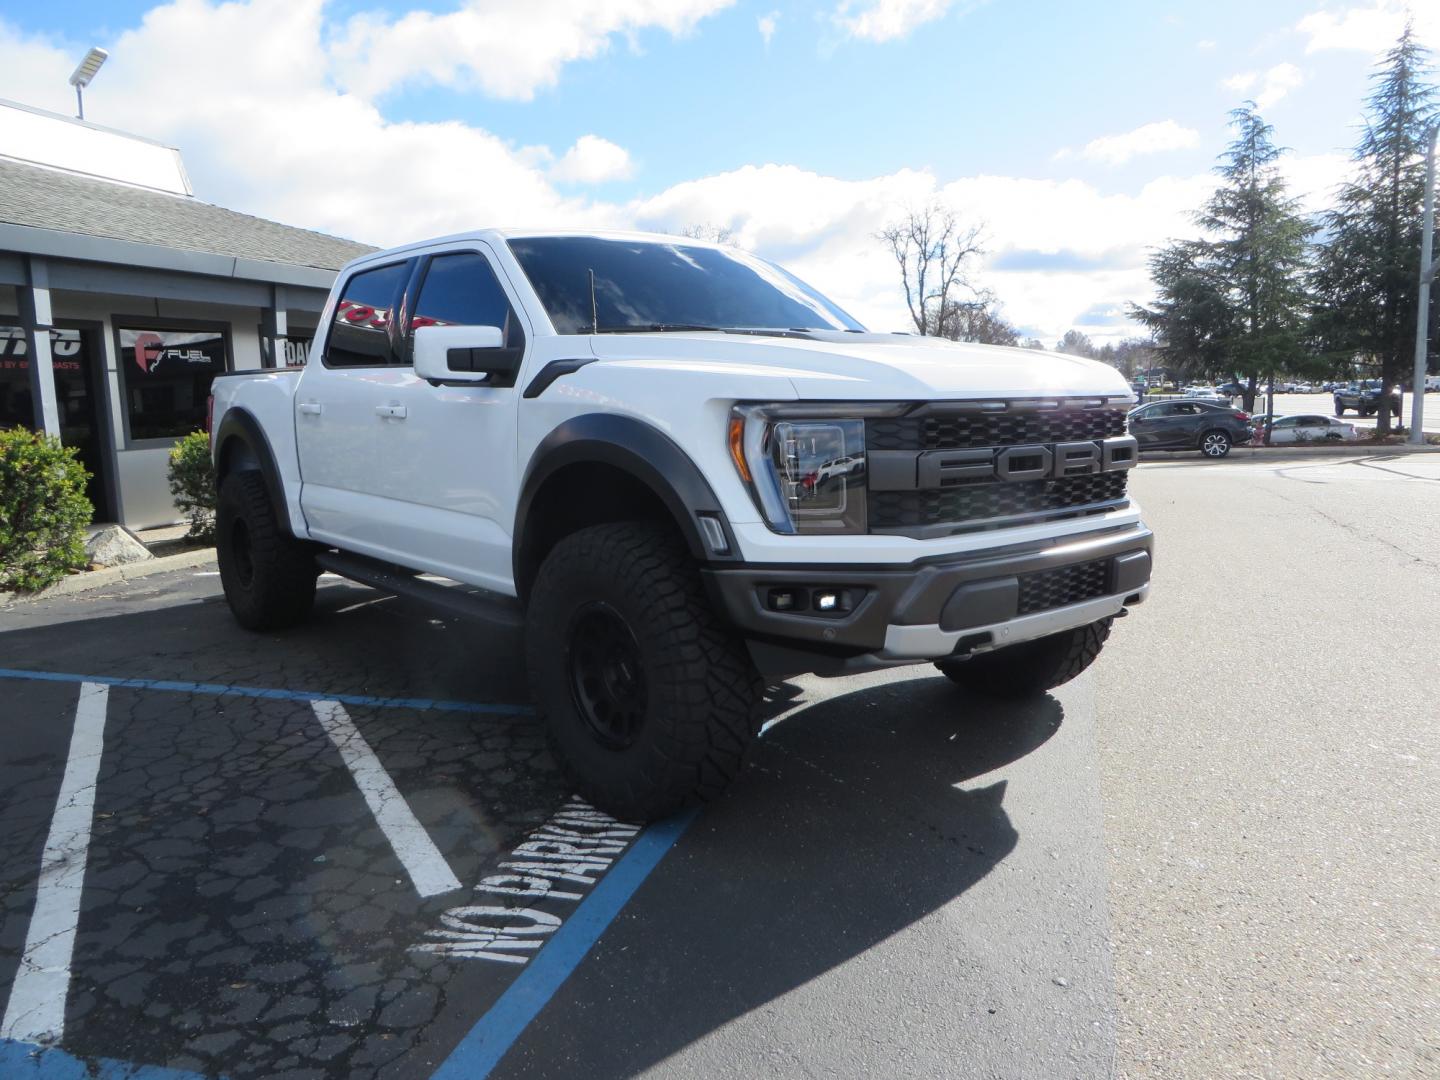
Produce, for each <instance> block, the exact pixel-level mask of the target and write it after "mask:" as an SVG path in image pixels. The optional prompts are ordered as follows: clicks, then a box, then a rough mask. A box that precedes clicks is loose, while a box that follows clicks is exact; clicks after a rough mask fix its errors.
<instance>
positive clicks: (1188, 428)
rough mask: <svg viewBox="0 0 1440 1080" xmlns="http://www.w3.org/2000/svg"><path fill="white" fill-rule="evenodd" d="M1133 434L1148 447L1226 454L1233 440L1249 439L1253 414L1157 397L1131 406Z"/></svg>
mask: <svg viewBox="0 0 1440 1080" xmlns="http://www.w3.org/2000/svg"><path fill="white" fill-rule="evenodd" d="M1129 428H1130V434H1131V435H1133V436H1135V441H1136V442H1138V443H1139V444H1140V451H1141V453H1144V452H1145V451H1146V450H1199V451H1200V452H1201V453H1202V454H1204V455H1205V456H1206V457H1208V458H1223V457H1224V456H1225V455H1226V454H1228V453H1230V446H1231V444H1232V443H1237V442H1249V441H1250V438H1251V435H1250V417H1249V415H1248V414H1246V413H1243V412H1241V411H1240V410H1239V409H1232V408H1230V407H1228V406H1226V405H1218V404H1215V403H1213V402H1209V401H1196V400H1194V399H1189V398H1187V399H1183V400H1176V401H1155V402H1151V403H1150V404H1149V405H1141V406H1140V407H1139V408H1138V409H1131V410H1130V419H1129Z"/></svg>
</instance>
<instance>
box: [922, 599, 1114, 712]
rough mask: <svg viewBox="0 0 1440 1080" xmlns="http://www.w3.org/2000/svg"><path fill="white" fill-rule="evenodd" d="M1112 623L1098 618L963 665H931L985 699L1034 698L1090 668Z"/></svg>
mask: <svg viewBox="0 0 1440 1080" xmlns="http://www.w3.org/2000/svg"><path fill="white" fill-rule="evenodd" d="M1114 621H1115V620H1114V619H1113V618H1110V619H1101V620H1100V621H1099V622H1094V623H1091V624H1089V625H1088V626H1077V627H1076V628H1075V629H1073V630H1062V631H1061V632H1060V633H1058V634H1051V635H1050V636H1049V637H1043V638H1039V639H1037V640H1035V641H1026V642H1022V643H1021V644H1019V645H1010V646H1007V647H1006V648H1003V649H996V650H995V651H994V652H989V653H981V654H980V655H979V656H974V657H971V658H970V659H969V660H939V661H936V663H935V666H936V667H937V668H939V669H940V671H941V672H942V673H943V674H944V675H945V677H946V678H947V679H949V680H950V681H951V682H953V683H954V684H955V685H956V686H963V687H964V688H965V689H966V690H972V691H974V692H975V693H977V694H984V695H985V696H986V697H994V698H1009V699H1015V698H1027V697H1035V696H1037V695H1039V694H1043V693H1045V692H1046V691H1047V690H1053V689H1055V687H1057V686H1062V685H1064V684H1065V683H1067V682H1069V681H1070V680H1071V679H1073V678H1075V676H1077V675H1079V674H1080V673H1081V672H1082V671H1084V670H1085V669H1086V668H1088V667H1089V666H1090V665H1091V664H1093V663H1094V662H1095V658H1096V657H1097V656H1099V655H1100V650H1101V649H1102V648H1103V647H1104V645H1105V639H1106V638H1108V637H1109V636H1110V625H1111V624H1112V623H1113V622H1114Z"/></svg>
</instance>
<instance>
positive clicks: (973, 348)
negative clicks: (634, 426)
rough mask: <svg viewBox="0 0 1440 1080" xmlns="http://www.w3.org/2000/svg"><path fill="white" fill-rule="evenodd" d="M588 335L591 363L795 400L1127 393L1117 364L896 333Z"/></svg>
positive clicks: (918, 398) (1129, 393) (1069, 395)
mask: <svg viewBox="0 0 1440 1080" xmlns="http://www.w3.org/2000/svg"><path fill="white" fill-rule="evenodd" d="M590 341H591V348H592V349H593V351H594V354H595V356H596V357H597V358H598V359H600V360H616V361H630V362H633V363H635V364H637V365H640V366H647V367H648V366H652V365H653V366H655V367H663V368H666V369H669V370H675V369H677V368H678V369H682V370H683V369H686V368H702V369H706V370H708V371H710V372H721V371H724V370H726V369H727V368H733V370H734V372H735V374H736V375H737V376H739V375H741V374H742V373H743V374H744V375H745V376H748V377H753V376H757V375H770V376H772V377H776V378H784V379H787V380H789V382H790V383H791V385H792V387H793V389H794V392H795V395H796V397H797V398H798V399H799V400H829V401H834V400H841V401H847V400H848V401H853V400H862V399H871V400H886V401H898V400H934V399H937V398H939V399H946V398H948V399H954V400H961V399H970V398H995V397H1009V398H1014V397H1059V396H1065V397H1075V396H1082V397H1091V396H1106V397H1114V396H1125V397H1131V396H1132V395H1131V390H1130V386H1129V384H1127V383H1126V381H1125V379H1124V378H1123V377H1122V376H1121V374H1120V373H1119V372H1118V371H1116V370H1115V369H1114V368H1112V367H1110V366H1109V365H1108V364H1101V363H1099V362H1097V361H1094V360H1086V359H1083V358H1081V357H1078V356H1066V355H1063V354H1060V353H1052V352H1041V351H1039V350H1036V349H1015V348H1008V347H1004V346H998V345H969V344H960V343H957V342H953V341H945V340H943V339H940V338H924V337H911V336H908V335H902V334H850V333H842V332H829V331H816V332H813V333H806V334H804V335H796V336H793V337H781V336H778V335H776V336H772V335H760V334H736V333H723V332H703V333H658V334H644V333H641V334H598V335H595V336H593V337H592V338H591V339H590ZM626 366H627V367H628V366H630V365H629V364H628V363H627V364H626Z"/></svg>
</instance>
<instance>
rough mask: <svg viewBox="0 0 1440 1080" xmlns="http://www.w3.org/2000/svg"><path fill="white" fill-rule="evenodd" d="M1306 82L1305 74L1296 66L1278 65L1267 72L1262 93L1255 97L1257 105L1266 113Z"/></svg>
mask: <svg viewBox="0 0 1440 1080" xmlns="http://www.w3.org/2000/svg"><path fill="white" fill-rule="evenodd" d="M1304 81H1305V74H1304V72H1302V71H1301V70H1300V69H1299V68H1298V67H1296V66H1295V65H1294V64H1276V65H1275V66H1274V67H1272V68H1271V69H1270V70H1269V71H1267V72H1265V77H1264V79H1263V80H1261V83H1260V92H1259V93H1258V94H1256V95H1255V104H1256V105H1257V106H1258V107H1259V109H1260V111H1261V112H1264V111H1265V110H1266V109H1268V108H1270V107H1271V106H1273V105H1275V104H1276V103H1277V102H1278V101H1279V100H1280V99H1281V98H1283V97H1284V96H1285V95H1286V94H1288V93H1290V91H1291V90H1294V89H1295V88H1296V87H1297V86H1299V85H1300V84H1301V83H1303V82H1304Z"/></svg>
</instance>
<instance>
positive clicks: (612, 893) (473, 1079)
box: [433, 810, 697, 1080]
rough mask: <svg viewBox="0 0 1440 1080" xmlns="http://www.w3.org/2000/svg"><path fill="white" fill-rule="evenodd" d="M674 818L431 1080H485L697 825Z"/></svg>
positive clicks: (620, 868)
mask: <svg viewBox="0 0 1440 1080" xmlns="http://www.w3.org/2000/svg"><path fill="white" fill-rule="evenodd" d="M696 814H697V811H694V810H691V811H688V812H686V813H683V814H678V815H676V816H675V817H672V818H670V819H668V820H666V821H662V822H659V823H657V824H655V825H651V826H650V827H649V828H647V829H646V830H645V831H644V832H642V833H641V834H640V835H639V837H638V838H636V840H635V843H634V844H633V845H631V847H630V850H629V851H627V852H626V853H625V854H624V856H622V857H621V859H620V861H619V862H618V863H616V864H615V865H614V867H612V868H611V870H610V872H609V873H607V874H606V875H605V876H604V877H603V878H602V879H601V880H600V884H599V885H597V886H596V887H595V891H594V892H592V893H591V894H590V895H589V896H587V897H586V898H585V899H584V900H583V901H581V902H580V906H579V907H577V908H576V909H575V913H574V914H573V915H571V916H570V918H568V919H567V920H566V921H565V924H564V925H563V926H562V927H561V928H560V929H559V930H557V931H556V932H555V936H554V937H552V938H551V939H550V940H549V941H548V942H547V943H546V945H545V947H544V948H543V949H541V950H540V952H539V953H538V954H537V955H536V956H535V959H534V960H532V961H531V962H530V964H529V966H527V967H526V968H525V970H524V971H522V972H521V973H520V976H519V977H518V978H517V979H516V980H515V981H514V982H513V983H511V984H510V985H509V987H507V988H506V990H505V992H504V993H503V994H501V995H500V999H499V1000H498V1001H496V1002H495V1004H494V1005H492V1006H491V1007H490V1011H489V1012H487V1013H486V1014H485V1015H484V1016H482V1017H481V1018H480V1020H479V1021H478V1022H477V1023H476V1025H475V1026H474V1027H473V1028H471V1029H470V1031H469V1032H468V1033H467V1034H466V1036H465V1037H464V1038H463V1039H461V1040H460V1044H459V1045H458V1046H456V1047H455V1049H454V1050H453V1051H451V1053H450V1056H449V1057H448V1058H446V1059H445V1060H444V1061H443V1062H441V1064H440V1067H439V1068H438V1069H436V1070H435V1072H434V1073H433V1080H484V1078H485V1077H487V1076H489V1075H490V1073H491V1071H492V1070H493V1069H494V1068H495V1066H496V1065H498V1064H499V1063H500V1059H501V1058H503V1057H504V1056H505V1054H506V1053H507V1052H508V1051H509V1050H510V1048H511V1047H512V1046H514V1045H515V1040H517V1039H518V1038H520V1035H521V1033H522V1032H524V1030H525V1029H526V1028H527V1027H529V1025H530V1021H532V1020H534V1019H535V1017H536V1016H537V1015H539V1013H540V1010H541V1009H543V1008H544V1007H545V1006H546V1004H547V1003H548V1002H549V1001H550V999H551V998H552V997H554V996H555V992H556V991H557V990H559V989H560V987H561V986H562V985H563V984H564V982H565V980H566V979H568V978H569V977H570V975H571V973H572V972H574V970H575V969H576V968H577V967H579V966H580V961H582V960H584V959H585V956H586V954H587V953H589V951H590V949H591V948H592V947H593V946H594V944H595V942H597V941H599V940H600V935H601V934H603V933H604V932H605V930H606V928H607V927H609V925H610V924H611V923H612V922H613V921H614V920H615V916H616V915H618V914H619V913H620V910H621V908H623V907H624V906H625V905H626V903H627V902H629V900H630V898H631V897H632V896H634V895H635V890H636V889H638V888H640V886H641V884H642V883H643V882H644V881H645V879H646V878H647V877H649V876H650V872H651V871H652V870H654V869H655V867H656V866H658V865H659V864H660V860H661V859H663V858H664V857H665V853H666V852H668V851H669V850H670V849H671V848H672V847H673V846H674V845H675V841H677V840H679V839H680V837H681V835H682V834H683V833H684V832H685V830H686V829H687V828H689V826H690V823H691V822H692V821H694V820H695V817H696Z"/></svg>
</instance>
